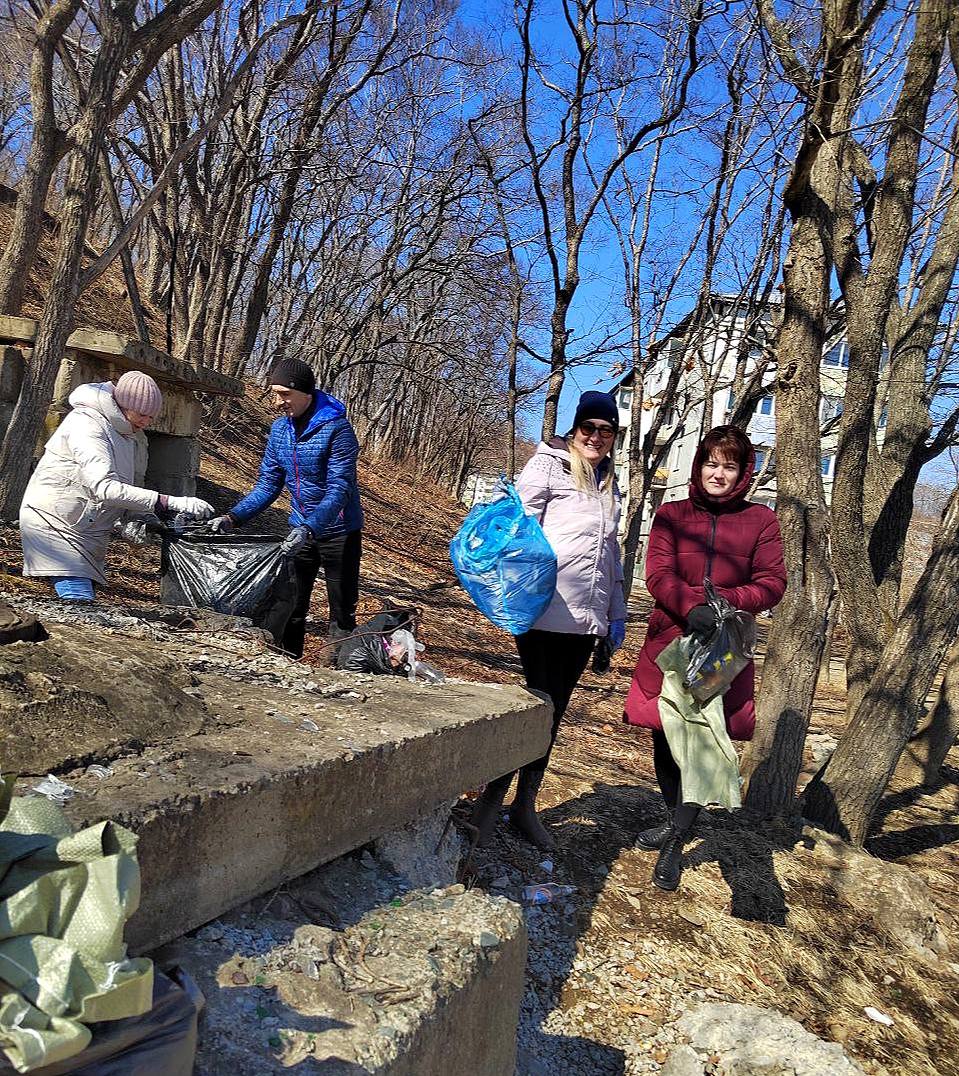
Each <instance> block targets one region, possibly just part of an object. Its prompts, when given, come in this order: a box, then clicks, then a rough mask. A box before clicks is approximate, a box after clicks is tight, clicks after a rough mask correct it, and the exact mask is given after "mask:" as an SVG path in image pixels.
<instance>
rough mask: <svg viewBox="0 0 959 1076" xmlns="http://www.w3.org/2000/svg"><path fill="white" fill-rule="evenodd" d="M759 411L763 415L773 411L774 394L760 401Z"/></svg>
mask: <svg viewBox="0 0 959 1076" xmlns="http://www.w3.org/2000/svg"><path fill="white" fill-rule="evenodd" d="M759 413H760V414H761V415H771V414H772V413H773V398H772V396H764V397H763V398H762V399H761V400H760V401H759Z"/></svg>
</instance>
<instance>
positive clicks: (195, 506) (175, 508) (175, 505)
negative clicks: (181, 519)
mask: <svg viewBox="0 0 959 1076" xmlns="http://www.w3.org/2000/svg"><path fill="white" fill-rule="evenodd" d="M166 506H167V508H168V509H169V511H171V512H175V513H176V514H177V515H181V514H182V515H185V516H194V517H195V518H196V519H209V518H210V516H212V515H214V514H215V513H216V509H215V508H214V507H213V505H212V504H208V503H207V502H206V501H202V500H200V498H199V497H167V499H166Z"/></svg>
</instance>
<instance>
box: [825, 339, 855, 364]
mask: <svg viewBox="0 0 959 1076" xmlns="http://www.w3.org/2000/svg"><path fill="white" fill-rule="evenodd" d="M822 364H823V366H841V367H843V368H844V369H848V367H849V349H848V348H847V347H846V345H845V343H841V344H833V346H832V347H831V348H830V349H829V350H828V351H827V352H826V354H825V355H823V357H822Z"/></svg>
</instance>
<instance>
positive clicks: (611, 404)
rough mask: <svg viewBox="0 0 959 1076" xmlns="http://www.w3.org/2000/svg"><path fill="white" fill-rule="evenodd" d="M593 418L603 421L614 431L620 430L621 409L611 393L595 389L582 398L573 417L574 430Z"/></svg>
mask: <svg viewBox="0 0 959 1076" xmlns="http://www.w3.org/2000/svg"><path fill="white" fill-rule="evenodd" d="M591 418H598V419H602V420H603V421H604V422H608V423H609V424H610V426H612V427H613V429H614V430H618V429H619V408H618V407H617V406H616V397H615V396H613V394H612V393H611V392H597V391H595V390H594V389H593V390H590V391H589V392H584V393H583V395H582V396H580V398H579V403H578V404H577V405H576V414H575V416H574V417H573V429H574V430H575V429H577V428H578V427H579V426H580V425H581V424H582V423H584V422H586V421H588V420H589V419H591Z"/></svg>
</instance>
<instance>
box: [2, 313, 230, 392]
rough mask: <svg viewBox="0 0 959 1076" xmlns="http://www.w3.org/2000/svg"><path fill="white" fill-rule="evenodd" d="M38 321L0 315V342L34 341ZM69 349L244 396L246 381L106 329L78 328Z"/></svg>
mask: <svg viewBox="0 0 959 1076" xmlns="http://www.w3.org/2000/svg"><path fill="white" fill-rule="evenodd" d="M37 325H38V322H37V321H35V320H34V319H33V318H22V317H12V316H10V315H0V342H7V343H13V344H28V345H29V344H33V342H34V341H35V340H36V336H37ZM67 350H68V353H69V351H74V352H79V353H81V354H86V355H89V356H95V357H97V358H100V359H106V360H108V361H112V362H113V363H114V365H116V366H117V367H119V369H120V371H121V372H122V371H123V370H129V369H134V368H135V369H141V370H146V371H147V372H148V373H151V374H153V375H154V376H155V377H156V378H157V379H158V380H159V381H161V382H163V381H179V382H181V383H182V384H183V385H184V387H187V388H189V389H191V390H193V391H196V392H211V393H217V394H219V395H224V396H242V395H243V382H242V381H240V380H238V379H237V378H234V377H228V376H227V375H226V374H221V373H220V372H219V371H218V370H211V369H209V368H208V367H205V366H202V367H195V366H191V365H190V364H189V363H186V362H182V361H180V360H179V359H175V358H173V356H172V355H168V354H167V353H166V352H165V351H160V350H159V349H158V348H155V347H152V346H151V345H149V344H144V343H143V342H142V341H141V340H137V339H134V338H133V337H130V336H123V335H122V334H120V333H113V332H108V331H106V330H103V329H85V328H82V327H81V328H78V329H74V331H73V332H72V333H71V334H70V336H69V337H68V338H67Z"/></svg>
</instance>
